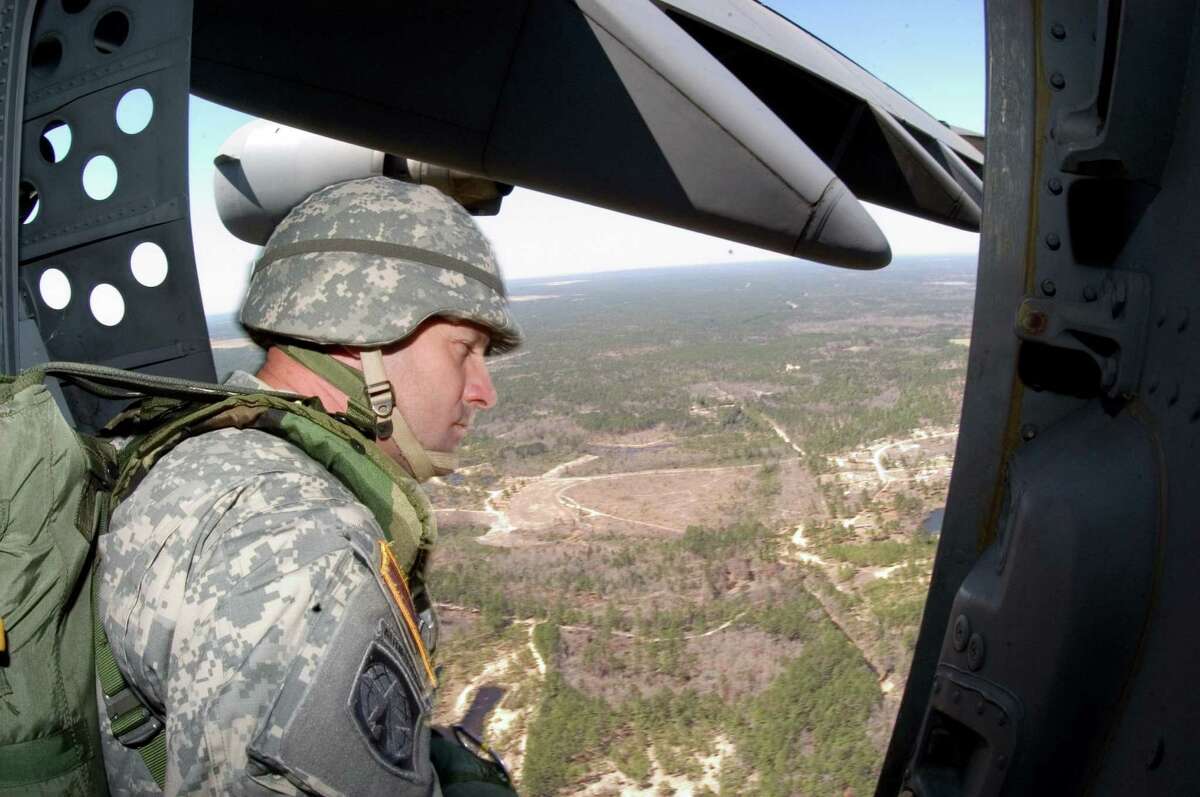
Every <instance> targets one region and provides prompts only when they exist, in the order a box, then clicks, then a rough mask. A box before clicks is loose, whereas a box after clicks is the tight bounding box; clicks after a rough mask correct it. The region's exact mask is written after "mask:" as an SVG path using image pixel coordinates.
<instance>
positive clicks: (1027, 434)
mask: <svg viewBox="0 0 1200 797" xmlns="http://www.w3.org/2000/svg"><path fill="white" fill-rule="evenodd" d="M1037 433H1038V429H1037V427H1036V426H1034V425H1033V424H1032V423H1027V424H1025V425H1024V426H1022V427H1021V439H1022V440H1024V441H1025V442H1026V443H1028V442H1029V441H1030V440H1032V439H1033V438H1035V437H1037ZM964 646H965V643H964ZM959 650H962V648H959Z"/></svg>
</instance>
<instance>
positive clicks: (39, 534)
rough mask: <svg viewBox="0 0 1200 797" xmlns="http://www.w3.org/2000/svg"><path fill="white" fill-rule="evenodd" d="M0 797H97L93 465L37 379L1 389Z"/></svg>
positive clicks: (6, 381)
mask: <svg viewBox="0 0 1200 797" xmlns="http://www.w3.org/2000/svg"><path fill="white" fill-rule="evenodd" d="M0 441H3V447H4V468H3V469H0V617H2V618H3V622H4V628H5V636H6V640H5V643H6V644H5V652H4V653H0V795H64V794H66V795H93V794H106V793H107V784H106V781H105V778H104V768H103V761H102V759H101V756H100V737H99V727H100V725H99V718H98V717H97V714H96V695H95V671H94V668H93V662H92V656H91V653H90V651H91V645H92V616H91V615H92V591H91V580H92V563H93V556H94V551H95V547H94V538H95V532H96V530H97V524H98V520H99V516H100V514H101V511H99V510H100V508H102V502H98V501H97V500H96V491H97V489H99V488H100V487H102V486H103V482H104V479H105V477H106V475H107V474H106V473H105V465H104V462H103V460H102V459H101V458H100V457H99V456H97V455H96V450H95V449H94V448H91V447H88V446H85V445H84V444H82V443H81V441H80V438H79V437H78V436H76V434H75V433H74V432H73V431H72V430H71V428H70V427H69V426H68V425H67V423H66V421H65V420H64V419H63V417H62V415H61V414H60V412H59V410H58V407H57V405H56V404H55V403H54V399H53V397H52V396H51V394H50V392H49V391H48V390H47V389H46V388H45V387H44V386H42V384H41V375H40V374H34V375H24V376H23V377H22V378H19V379H14V378H11V377H3V378H0Z"/></svg>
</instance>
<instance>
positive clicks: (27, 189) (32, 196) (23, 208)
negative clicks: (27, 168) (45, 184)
mask: <svg viewBox="0 0 1200 797" xmlns="http://www.w3.org/2000/svg"><path fill="white" fill-rule="evenodd" d="M41 207H42V197H41V194H39V193H38V190H37V186H36V185H34V184H33V183H31V182H29V181H28V180H22V181H21V186H20V188H19V189H18V191H17V213H18V214H19V218H20V219H21V223H22V224H29V223H30V222H32V221H33V220H34V219H36V218H37V215H38V211H39V210H41Z"/></svg>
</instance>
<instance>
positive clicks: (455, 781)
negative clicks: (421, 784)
mask: <svg viewBox="0 0 1200 797" xmlns="http://www.w3.org/2000/svg"><path fill="white" fill-rule="evenodd" d="M429 757H430V759H432V761H433V768H434V769H436V770H437V773H438V783H439V784H440V785H441V787H442V794H443V796H444V797H514V796H515V795H516V793H517V792H516V789H514V788H513V786H512V782H511V781H510V780H509V779H508V773H507V772H505V771H504V768H503V767H501V766H500V764H499V763H498V762H497V761H490V760H488V759H486V758H480V757H479V756H477V755H476V754H475V753H474V752H472V751H471V750H469V749H468V748H467V747H466V746H465V745H463V744H462V743H461V742H459V741H458V740H457V739H455V738H454V737H453V735H452V734H451V733H450V732H448V731H446V730H444V729H441V728H438V729H435V731H434V733H433V735H432V736H431V737H430V738H429Z"/></svg>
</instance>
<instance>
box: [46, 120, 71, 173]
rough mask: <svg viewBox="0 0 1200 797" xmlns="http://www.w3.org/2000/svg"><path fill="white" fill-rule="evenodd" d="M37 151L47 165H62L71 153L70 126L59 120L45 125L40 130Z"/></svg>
mask: <svg viewBox="0 0 1200 797" xmlns="http://www.w3.org/2000/svg"><path fill="white" fill-rule="evenodd" d="M38 151H39V152H41V153H42V157H43V158H45V159H46V162H47V163H62V162H63V160H64V159H66V157H67V153H68V152H70V151H71V126H70V125H69V124H67V123H66V122H64V121H62V120H61V119H55V120H54V121H52V122H50V123H49V124H47V125H46V126H45V127H44V128H42V137H41V139H39V140H38Z"/></svg>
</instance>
